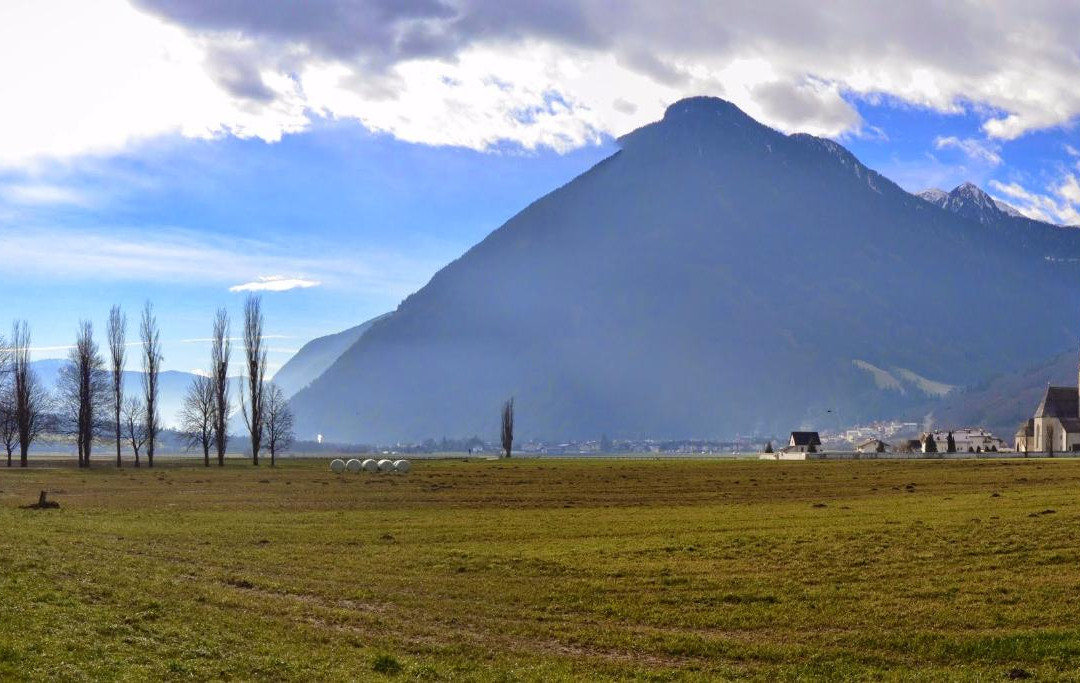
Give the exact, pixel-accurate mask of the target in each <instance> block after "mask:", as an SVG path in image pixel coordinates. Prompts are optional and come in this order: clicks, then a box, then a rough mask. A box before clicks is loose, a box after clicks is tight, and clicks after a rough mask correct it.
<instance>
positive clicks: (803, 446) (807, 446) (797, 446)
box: [783, 432, 821, 453]
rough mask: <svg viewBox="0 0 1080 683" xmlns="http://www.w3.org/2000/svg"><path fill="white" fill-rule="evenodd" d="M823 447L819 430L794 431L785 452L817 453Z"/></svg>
mask: <svg viewBox="0 0 1080 683" xmlns="http://www.w3.org/2000/svg"><path fill="white" fill-rule="evenodd" d="M820 449H821V437H820V436H818V433H817V432H792V433H791V438H789V439H788V445H787V447H786V448H784V449H783V450H784V452H785V453H815V452H817V451H818V450H820Z"/></svg>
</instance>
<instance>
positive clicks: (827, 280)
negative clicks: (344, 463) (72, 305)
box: [292, 98, 1080, 443]
mask: <svg viewBox="0 0 1080 683" xmlns="http://www.w3.org/2000/svg"><path fill="white" fill-rule="evenodd" d="M619 145H620V150H619V151H618V152H616V153H615V154H614V155H612V156H611V157H609V158H607V159H606V160H604V161H602V162H600V163H599V164H597V165H596V166H594V167H593V168H592V169H590V170H589V171H587V172H585V173H584V174H582V175H581V176H579V177H577V178H576V179H574V180H573V181H571V182H570V183H568V184H567V185H565V186H563V187H561V188H559V189H557V190H555V191H553V192H552V193H550V194H548V195H547V196H545V197H542V198H541V199H539V200H537V201H536V202H534V203H533V204H531V205H530V206H528V207H527V208H525V209H524V210H523V211H521V212H520V213H519V214H517V215H516V216H514V217H513V218H511V219H510V220H509V221H507V222H506V223H505V224H504V225H503V226H502V227H500V228H499V229H497V230H495V231H494V232H493V233H491V234H490V235H489V236H488V237H487V238H485V239H484V240H483V241H481V242H480V243H479V244H477V245H476V246H474V247H473V248H472V249H470V250H469V251H468V252H467V253H465V254H464V255H463V256H461V257H460V258H459V259H457V260H456V261H454V262H452V263H451V264H449V265H448V266H446V267H445V268H443V269H442V270H441V271H439V272H438V273H437V274H436V275H435V276H434V277H433V278H432V279H431V281H430V282H428V284H427V285H425V286H424V287H423V288H421V289H420V290H419V291H418V292H416V293H415V294H413V295H411V296H410V297H408V298H407V299H406V300H405V301H403V302H402V304H401V305H400V306H399V307H398V309H397V310H396V311H395V312H394V314H393V315H392V316H391V317H389V318H387V319H385V320H382V321H380V322H379V323H378V324H376V325H373V326H372V327H371V329H369V330H368V331H367V333H365V334H364V335H363V336H362V337H361V338H360V339H359V340H358V341H357V342H356V343H355V344H354V345H353V346H352V347H350V348H349V349H348V350H347V351H346V352H345V353H343V354H342V356H341V357H340V358H338V360H337V361H336V362H335V363H334V364H333V365H332V366H331V367H330V368H329V369H328V370H327V371H326V372H324V373H323V374H322V375H321V376H320V377H319V378H318V379H316V380H315V381H314V382H312V383H311V385H310V386H308V387H307V388H306V389H303V390H301V391H300V392H299V393H297V394H296V396H294V397H293V399H292V406H293V409H294V412H295V414H296V418H297V427H298V431H299V434H300V436H301V437H308V436H310V435H313V434H315V433H322V434H324V435H325V436H326V438H328V439H330V440H332V441H366V442H378V443H387V442H392V441H396V440H416V439H422V438H425V437H435V438H438V437H439V436H442V435H446V436H449V437H452V436H468V435H472V434H478V435H481V436H483V437H486V438H491V437H494V436H496V435H497V430H498V411H499V407H500V405H501V403H502V402H503V401H504V400H505V399H506V398H509V397H510V396H514V397H515V399H516V404H515V405H516V407H517V427H518V430H517V431H518V434H519V437H521V438H530V437H537V438H588V437H592V438H596V437H597V436H598V435H600V434H604V433H606V434H608V435H614V436H619V437H633V436H649V437H655V438H664V437H669V436H670V437H725V436H732V435H735V434H737V433H742V434H747V433H755V432H756V433H766V434H777V433H784V432H786V431H788V430H791V429H796V428H800V427H823V428H824V427H830V426H836V423H838V422H840V421H841V420H842V421H843V422H847V423H854V422H861V421H866V420H870V419H877V418H882V417H891V416H895V415H896V414H898V413H899V411H901V410H903V409H906V408H909V407H911V406H915V405H920V404H924V403H925V402H926V400H927V398H928V396H930V395H932V393H933V392H934V391H939V390H942V389H944V388H945V387H950V388H951V387H956V386H970V385H974V384H977V383H979V382H981V381H985V380H986V379H988V378H989V377H991V376H993V375H995V374H997V373H1000V372H1002V371H1004V370H1008V369H1011V368H1016V367H1023V365H1024V364H1026V363H1030V362H1031V360H1032V359H1038V358H1044V357H1048V356H1050V355H1051V354H1052V353H1056V352H1058V351H1060V350H1062V349H1064V348H1066V347H1068V346H1069V345H1070V344H1071V343H1072V340H1073V339H1075V338H1076V336H1077V332H1078V331H1080V326H1078V325H1077V322H1078V321H1077V320H1076V319H1075V316H1072V315H1070V312H1071V311H1075V310H1077V304H1078V303H1080V288H1078V287H1077V285H1078V284H1080V232H1077V231H1075V230H1070V229H1066V228H1059V227H1056V226H1051V225H1048V224H1043V223H1038V222H1031V223H1032V225H1031V226H1028V227H1027V228H1026V229H1024V230H1018V229H1016V228H1015V226H1013V225H1004V224H992V225H986V224H983V223H980V222H979V221H978V220H973V219H970V218H966V217H964V216H961V215H957V214H955V213H952V212H950V211H947V210H944V209H941V208H938V207H936V206H933V205H931V204H929V203H927V202H926V201H924V200H923V199H920V198H918V197H915V196H914V195H911V194H908V193H907V192H905V191H904V190H902V189H901V188H900V187H898V186H897V185H895V184H894V183H892V182H891V181H889V180H888V179H887V178H885V177H883V176H881V175H880V174H878V173H876V172H874V171H871V170H870V169H868V168H867V167H866V166H864V165H863V164H862V163H860V162H859V161H858V159H856V158H855V157H854V156H853V155H852V154H851V153H850V152H849V151H848V150H846V149H845V148H844V147H842V146H841V145H839V144H837V143H835V142H832V141H830V140H824V139H821V138H817V137H813V136H810V135H805V134H794V135H784V134H782V133H780V132H777V131H775V130H773V129H770V128H768V127H766V126H763V125H761V124H760V123H758V122H756V121H754V120H753V119H751V118H750V117H749V116H747V115H746V114H744V113H743V112H742V111H740V110H739V109H738V108H737V107H735V106H734V105H732V104H730V103H728V102H725V101H723V100H718V99H713V98H691V99H688V100H683V101H680V102H677V103H676V104H674V105H672V106H671V107H669V108H668V110H667V111H666V112H665V115H664V118H663V119H662V120H661V121H658V122H655V123H652V124H650V125H647V126H644V127H643V128H640V129H638V130H636V131H634V132H632V133H630V134H629V135H627V136H625V137H623V138H621V139H620V140H619ZM1016 220H1019V219H1016ZM890 377H891V378H892V379H893V380H896V381H890V379H889V378H890Z"/></svg>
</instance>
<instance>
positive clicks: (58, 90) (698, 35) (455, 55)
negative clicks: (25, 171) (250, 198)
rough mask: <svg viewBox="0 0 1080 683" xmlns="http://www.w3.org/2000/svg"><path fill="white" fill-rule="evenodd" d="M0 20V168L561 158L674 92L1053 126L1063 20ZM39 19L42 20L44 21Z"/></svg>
mask: <svg viewBox="0 0 1080 683" xmlns="http://www.w3.org/2000/svg"><path fill="white" fill-rule="evenodd" d="M40 7H41V6H40V4H38V3H30V2H14V3H3V5H2V7H0V99H2V100H3V101H4V102H7V103H11V102H17V103H18V106H7V107H4V108H3V109H2V110H0V164H3V163H7V164H25V163H27V162H28V161H30V160H33V159H34V158H37V157H40V156H61V157H62V156H70V155H76V154H86V153H92V152H110V151H114V150H117V149H122V148H123V147H124V146H125V145H128V144H130V143H131V142H132V141H137V140H141V139H146V138H150V137H154V136H160V135H183V136H187V137H200V138H208V137H215V136H222V135H235V136H239V137H257V138H261V139H264V140H268V141H274V140H277V139H279V138H280V137H281V136H282V135H285V134H288V133H291V132H295V131H300V130H303V129H305V128H306V127H308V126H310V125H311V124H312V121H313V120H315V119H316V118H318V117H323V116H325V117H332V118H346V119H354V120H358V121H360V122H361V123H362V124H363V125H365V126H367V127H368V128H370V129H372V130H376V131H380V132H385V133H388V134H390V135H394V136H397V137H400V138H401V139H404V140H408V141H412V142H420V143H425V144H433V145H459V146H464V147H470V148H473V149H481V150H486V149H491V148H493V147H496V146H498V145H500V144H502V143H506V142H509V143H513V144H518V145H521V146H523V147H525V148H529V149H531V148H535V147H539V146H547V147H552V148H555V149H569V148H573V147H575V146H580V145H585V144H590V143H591V142H594V141H595V140H597V139H598V137H599V136H601V135H608V134H610V135H620V134H622V133H625V132H627V131H629V130H631V129H632V128H634V127H637V126H639V125H642V124H643V123H646V122H648V121H651V120H655V119H657V118H659V116H660V115H661V114H662V112H663V109H664V107H665V106H666V105H668V104H670V103H671V102H673V101H674V100H676V99H678V98H680V97H684V96H687V95H693V94H711V95H718V96H722V97H726V98H728V99H730V100H732V101H734V102H735V103H736V104H737V105H739V106H740V107H742V108H743V109H744V110H746V111H747V112H748V113H750V114H751V115H754V116H758V117H760V118H761V119H762V120H764V121H765V122H766V123H769V124H771V125H773V126H776V127H778V128H780V129H782V130H787V131H791V130H804V131H807V132H812V133H817V134H821V135H828V136H840V135H844V134H852V133H859V132H860V131H862V127H863V123H862V121H860V119H859V116H858V114H857V112H856V111H855V109H854V108H853V107H852V106H851V104H850V100H851V98H853V97H858V96H865V97H876V96H880V95H887V96H888V97H891V98H896V99H897V100H898V101H903V102H906V103H909V104H913V105H916V106H922V107H928V108H932V109H934V110H937V111H943V112H958V111H964V110H967V111H973V112H975V113H976V114H977V115H978V116H980V117H981V118H982V121H983V130H984V132H985V133H986V134H987V135H988V136H990V137H992V138H1000V139H1010V138H1014V137H1016V136H1019V135H1022V134H1024V133H1025V132H1027V131H1030V130H1034V129H1040V128H1046V127H1050V126H1055V125H1059V124H1063V123H1066V122H1068V121H1070V120H1071V119H1072V118H1073V117H1075V116H1076V115H1077V113H1078V112H1080V88H1077V87H1076V73H1077V67H1078V65H1080V57H1078V56H1077V53H1076V52H1075V49H1074V37H1075V35H1077V34H1078V33H1080V6H1077V5H1073V4H1070V3H1056V2H1050V1H1049V0H1044V1H1041V2H1039V1H1036V2H1033V3H1024V4H1023V5H1021V4H1019V3H1007V2H992V3H987V4H985V5H979V6H977V7H973V6H971V5H969V4H965V3H942V2H934V1H932V0H913V1H912V2H905V3H892V4H891V5H888V6H882V5H881V4H880V3H865V2H859V1H858V0H838V1H837V2H835V3H830V5H829V10H828V11H823V10H822V6H821V4H820V3H819V2H817V1H816V0H791V1H790V2H785V3H766V4H764V5H762V4H760V3H759V4H753V3H716V2H713V1H712V0H687V1H686V2H681V3H677V4H675V5H671V4H668V3H656V2H653V1H652V0H627V1H626V2H621V3H617V4H612V3H610V2H607V1H606V0H576V1H574V0H556V1H552V2H519V3H514V2H509V1H508V0H354V1H350V2H334V3H318V4H310V3H295V2H288V1H286V0H232V1H230V2H214V1H212V0H136V1H135V4H134V5H129V4H127V3H124V2H122V1H121V0H101V2H99V3H93V4H91V3H84V2H79V1H77V0H67V2H66V3H65V2H63V1H61V2H60V3H59V4H58V5H56V6H51V7H52V9H51V10H50V11H49V12H43V11H40ZM56 17H63V21H58V20H57V19H56Z"/></svg>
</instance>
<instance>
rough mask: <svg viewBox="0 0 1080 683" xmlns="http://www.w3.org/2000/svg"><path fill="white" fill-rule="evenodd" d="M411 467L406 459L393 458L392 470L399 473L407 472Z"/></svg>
mask: <svg viewBox="0 0 1080 683" xmlns="http://www.w3.org/2000/svg"><path fill="white" fill-rule="evenodd" d="M411 468H412V465H410V464H409V461H408V460H395V461H394V471H395V472H398V473H400V474H407V473H408V472H409V470H410V469H411Z"/></svg>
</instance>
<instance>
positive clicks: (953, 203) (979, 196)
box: [918, 183, 1028, 225]
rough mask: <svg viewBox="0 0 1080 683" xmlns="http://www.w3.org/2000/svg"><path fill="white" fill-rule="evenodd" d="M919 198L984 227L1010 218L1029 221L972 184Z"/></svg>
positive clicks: (933, 191) (931, 191)
mask: <svg viewBox="0 0 1080 683" xmlns="http://www.w3.org/2000/svg"><path fill="white" fill-rule="evenodd" d="M918 196H919V197H921V198H923V199H925V200H926V201H928V202H930V203H931V204H934V205H935V206H939V207H941V208H942V209H945V210H946V211H951V212H952V213H955V214H957V215H960V216H963V217H965V218H970V219H971V220H974V221H978V222H979V223H983V224H984V225H989V224H997V223H1000V222H1001V221H1002V220H1003V219H1010V218H1020V219H1023V220H1028V219H1026V218H1025V217H1024V214H1022V213H1020V211H1019V210H1017V209H1016V208H1014V207H1012V206H1009V205H1008V204H1006V203H1005V202H999V201H998V200H996V199H994V198H993V197H991V196H990V195H988V194H986V192H984V191H983V190H981V189H980V188H979V187H978V186H976V185H974V184H972V183H964V184H962V185H958V186H957V187H956V188H954V189H953V191H952V192H945V191H944V190H939V189H937V188H933V189H930V190H925V191H923V192H920V193H919V194H918Z"/></svg>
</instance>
